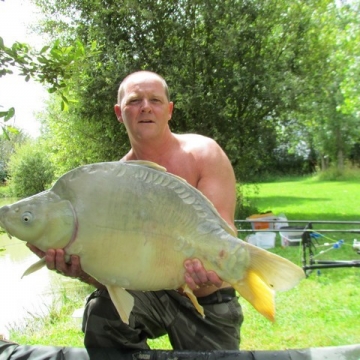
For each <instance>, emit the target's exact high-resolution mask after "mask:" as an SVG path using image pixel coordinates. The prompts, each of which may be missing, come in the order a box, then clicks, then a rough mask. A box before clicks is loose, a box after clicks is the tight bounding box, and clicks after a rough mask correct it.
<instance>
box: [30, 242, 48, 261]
mask: <svg viewBox="0 0 360 360" xmlns="http://www.w3.org/2000/svg"><path fill="white" fill-rule="evenodd" d="M26 246H27V247H28V248H29V249H30V250H31V251H32V252H33V253H34V254H35V255H37V256H38V257H39V258H43V257H44V256H45V252H44V251H41V250H40V249H39V248H37V247H36V246H34V245H31V244H29V243H26Z"/></svg>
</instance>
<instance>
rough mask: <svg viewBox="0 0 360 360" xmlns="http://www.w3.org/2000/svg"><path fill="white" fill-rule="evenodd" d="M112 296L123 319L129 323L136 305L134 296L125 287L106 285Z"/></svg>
mask: <svg viewBox="0 0 360 360" xmlns="http://www.w3.org/2000/svg"><path fill="white" fill-rule="evenodd" d="M106 288H107V289H108V291H109V295H110V298H111V300H112V302H113V303H114V305H115V307H116V310H117V311H118V313H119V315H120V317H121V320H122V321H123V322H124V323H126V324H129V316H130V313H131V310H132V308H133V307H134V298H133V297H132V295H130V294H129V293H128V292H127V291H126V290H125V289H123V288H121V287H119V286H106Z"/></svg>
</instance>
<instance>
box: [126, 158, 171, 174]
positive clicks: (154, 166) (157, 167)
mask: <svg viewBox="0 0 360 360" xmlns="http://www.w3.org/2000/svg"><path fill="white" fill-rule="evenodd" d="M124 163H127V164H134V165H142V166H146V167H149V168H151V169H155V170H158V171H164V172H166V171H167V170H166V168H164V167H163V166H161V165H159V164H157V163H154V162H152V161H147V160H127V161H124Z"/></svg>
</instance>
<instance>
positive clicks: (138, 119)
mask: <svg viewBox="0 0 360 360" xmlns="http://www.w3.org/2000/svg"><path fill="white" fill-rule="evenodd" d="M173 106H174V104H173V103H172V102H171V101H169V90H168V86H167V84H166V81H165V80H164V79H163V78H162V77H161V76H160V75H158V74H156V73H153V72H151V71H137V72H135V73H132V74H130V75H128V76H127V77H126V78H125V79H124V80H123V81H122V83H121V85H120V87H119V91H118V103H117V104H116V105H115V114H116V116H117V118H118V120H119V122H120V123H123V124H124V125H125V127H126V130H127V132H128V135H129V138H130V141H131V142H132V143H133V144H134V143H135V141H136V140H137V141H144V140H155V139H158V140H160V141H161V138H162V137H163V135H164V134H165V133H168V131H169V126H168V122H169V121H170V119H171V117H172V111H173Z"/></svg>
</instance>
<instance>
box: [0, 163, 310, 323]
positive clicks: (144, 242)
mask: <svg viewBox="0 0 360 360" xmlns="http://www.w3.org/2000/svg"><path fill="white" fill-rule="evenodd" d="M24 214H25V215H26V216H25V215H24ZM24 216H25V218H26V219H27V221H24ZM0 226H1V227H3V228H4V229H5V231H6V232H7V233H8V234H9V235H12V236H15V237H17V238H18V239H20V240H24V241H27V242H29V243H31V244H33V245H35V246H37V247H38V248H40V249H41V250H43V251H46V250H47V249H49V248H62V249H64V250H65V252H66V255H67V256H69V255H78V256H79V257H80V262H81V266H82V268H83V270H84V271H85V272H87V273H88V274H89V275H91V276H92V277H94V278H95V279H97V280H98V281H100V282H101V283H102V284H104V285H105V286H106V287H107V288H108V290H109V294H110V296H111V299H112V300H113V302H114V304H115V307H116V308H117V310H118V312H119V315H120V317H121V318H122V319H123V321H124V322H128V320H129V316H130V313H131V309H132V307H133V298H132V296H131V295H130V294H129V293H128V292H127V291H126V289H128V290H139V291H155V290H162V289H183V291H184V293H185V294H187V295H188V296H189V298H190V300H191V301H192V302H193V304H194V306H195V308H196V309H197V310H198V311H199V312H200V313H201V314H202V315H204V312H203V309H202V307H201V306H200V305H199V303H198V301H197V298H196V297H195V296H194V294H193V293H192V291H191V290H190V289H189V288H188V286H187V285H186V283H185V280H184V274H185V268H184V265H183V263H184V261H185V260H186V259H188V258H198V259H199V260H200V261H202V263H203V265H204V267H205V268H206V269H207V270H213V271H215V272H216V273H217V274H218V275H219V276H220V277H221V278H222V279H223V280H224V282H225V284H227V285H228V286H232V287H234V288H235V289H236V291H237V292H238V293H239V294H240V296H242V297H244V298H245V299H247V300H248V301H249V302H250V303H251V304H252V305H253V306H254V307H255V308H256V309H257V310H258V311H259V312H260V313H262V314H263V315H264V316H265V317H267V318H268V319H270V320H274V316H275V304H274V290H278V291H282V290H288V289H290V288H292V287H293V286H295V285H296V284H297V283H298V282H299V281H300V280H301V279H302V278H304V272H303V270H302V269H301V268H300V267H299V266H297V265H295V264H293V263H292V262H290V261H288V260H286V259H284V258H282V257H280V256H278V255H275V254H272V253H271V252H268V251H266V250H263V249H260V248H257V247H255V246H252V245H251V244H248V243H246V242H244V241H242V240H241V239H238V238H237V235H236V234H235V233H234V230H233V229H232V228H231V227H230V226H229V225H228V224H227V223H226V222H225V221H224V220H223V219H222V218H221V216H220V215H219V213H218V212H217V211H216V209H215V208H214V206H213V205H212V204H211V203H210V201H209V200H208V199H207V198H206V197H205V196H204V195H203V194H202V193H201V192H200V191H198V190H197V189H195V188H194V187H192V186H191V185H189V184H188V183H187V182H186V181H185V180H183V179H181V178H179V177H178V176H175V175H172V174H170V173H168V172H166V170H165V169H164V168H162V167H160V166H159V165H157V164H154V163H151V162H146V161H128V162H105V163H96V164H90V165H85V166H81V167H79V168H76V169H74V170H71V171H70V172H68V173H66V174H64V175H63V176H62V177H60V178H59V179H58V180H57V181H56V183H55V184H54V186H53V187H52V188H51V189H49V190H47V191H45V192H42V193H40V194H37V195H34V196H32V197H29V198H27V199H23V200H20V201H18V202H17V203H14V204H12V205H9V206H5V207H2V208H0ZM44 263H45V262H44V260H41V261H40V262H38V263H37V264H34V265H33V266H31V267H30V268H29V269H28V270H27V271H26V272H25V274H26V275H27V274H30V273H31V272H33V271H35V270H37V269H38V268H40V267H41V266H42V265H44Z"/></svg>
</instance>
